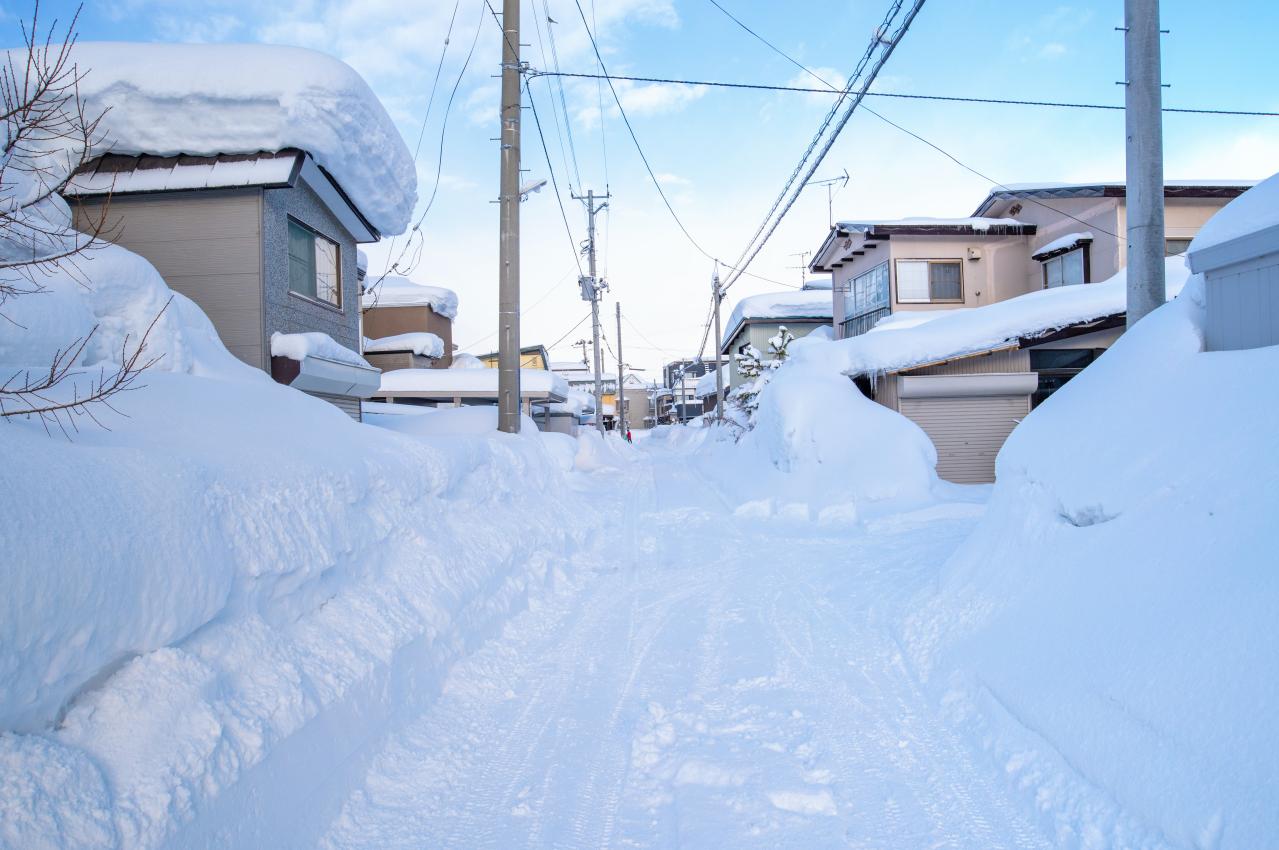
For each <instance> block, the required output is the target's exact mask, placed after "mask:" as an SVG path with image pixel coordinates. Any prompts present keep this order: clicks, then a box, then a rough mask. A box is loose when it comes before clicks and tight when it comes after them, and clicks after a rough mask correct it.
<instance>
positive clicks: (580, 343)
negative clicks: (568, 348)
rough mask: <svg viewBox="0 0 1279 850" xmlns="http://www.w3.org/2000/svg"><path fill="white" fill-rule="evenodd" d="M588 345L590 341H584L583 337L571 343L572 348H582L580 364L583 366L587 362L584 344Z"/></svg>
mask: <svg viewBox="0 0 1279 850" xmlns="http://www.w3.org/2000/svg"><path fill="white" fill-rule="evenodd" d="M588 345H590V343H589V342H587V341H586V340H584V339H579V340H578V341H577V342H575V343H573V347H574V348H581V349H582V365H583V366H585V365H586V363H587V361H586V346H588Z"/></svg>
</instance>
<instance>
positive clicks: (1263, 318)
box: [1186, 174, 1279, 351]
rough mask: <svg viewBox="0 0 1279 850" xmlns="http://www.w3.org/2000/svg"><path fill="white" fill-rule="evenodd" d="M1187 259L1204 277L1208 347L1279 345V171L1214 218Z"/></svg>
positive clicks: (1229, 349)
mask: <svg viewBox="0 0 1279 850" xmlns="http://www.w3.org/2000/svg"><path fill="white" fill-rule="evenodd" d="M1186 260H1187V263H1188V264H1189V266H1190V269H1191V271H1193V272H1195V273H1197V274H1202V275H1203V276H1204V313H1205V322H1204V345H1205V347H1206V348H1207V350H1209V351H1237V350H1240V349H1245V348H1259V347H1261V346H1267V345H1279V174H1276V175H1274V176H1272V177H1270V178H1269V179H1268V180H1265V181H1263V182H1262V183H1259V184H1258V185H1257V186H1256V187H1254V188H1252V189H1249V190H1248V191H1247V192H1245V193H1244V194H1243V195H1241V196H1239V197H1238V198H1237V199H1235V200H1233V201H1231V202H1230V203H1229V204H1228V205H1227V206H1226V208H1225V209H1223V210H1222V211H1221V212H1219V213H1218V214H1217V215H1215V216H1213V218H1212V219H1211V220H1210V221H1209V222H1208V223H1207V224H1205V225H1204V227H1203V228H1202V229H1201V230H1200V231H1199V234H1198V235H1197V236H1196V237H1195V240H1194V242H1192V243H1191V245H1190V250H1189V252H1188V254H1187V255H1186Z"/></svg>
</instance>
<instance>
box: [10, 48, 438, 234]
mask: <svg viewBox="0 0 1279 850" xmlns="http://www.w3.org/2000/svg"><path fill="white" fill-rule="evenodd" d="M10 55H13V54H12V53H11V54H10ZM72 57H73V60H74V61H75V62H76V63H77V64H78V66H79V68H80V70H81V71H82V72H83V73H84V79H83V80H82V81H81V83H80V93H81V96H82V97H83V98H84V101H85V104H86V106H87V108H88V110H89V111H90V113H91V114H95V115H96V114H97V113H101V112H103V111H106V114H105V115H104V117H103V119H102V123H101V124H100V125H99V128H98V129H99V135H100V136H101V137H102V143H101V145H100V146H99V147H100V148H101V150H102V151H107V150H110V151H111V152H114V153H125V154H141V153H146V154H156V155H160V156H171V155H175V154H182V153H185V154H192V155H213V154H219V153H222V154H233V153H256V152H258V151H278V150H282V149H284V148H300V149H301V150H304V151H306V152H308V153H309V154H311V156H312V157H314V158H315V161H316V162H317V163H318V164H319V165H320V166H322V167H323V168H324V169H325V170H327V171H328V172H329V174H331V175H332V176H333V178H334V179H335V180H336V181H337V183H338V185H339V186H341V187H342V190H343V191H344V192H346V194H347V195H348V196H349V197H350V198H351V200H352V202H354V204H355V205H356V207H358V208H359V210H360V212H361V213H363V215H364V216H365V217H366V218H367V219H368V220H369V222H370V223H372V224H373V226H374V227H376V228H377V229H378V230H379V231H380V232H381V233H382V234H383V235H392V234H397V233H402V232H403V231H404V229H405V227H406V226H407V225H408V221H409V215H410V214H411V213H412V211H413V206H414V205H415V204H416V203H417V172H416V170H415V169H414V167H413V157H412V156H411V155H410V153H409V150H408V147H407V146H406V145H405V144H404V140H403V139H402V138H401V137H400V133H399V130H397V129H396V127H395V124H394V123H393V122H392V121H391V118H390V116H388V115H387V114H386V110H385V109H384V108H383V106H382V104H381V102H380V101H379V100H378V98H377V95H375V94H374V93H373V91H372V90H371V89H370V88H369V86H368V84H367V83H365V82H364V80H363V78H361V77H360V75H359V74H357V73H356V72H355V71H354V70H352V69H351V67H350V66H348V65H347V64H345V63H344V62H342V61H340V60H338V59H335V58H333V57H332V56H328V55H325V54H323V53H319V52H317V51H314V50H306V49H304V48H300V47H281V46H275V45H265V44H136V43H125V42H80V43H79V44H77V45H76V47H75V49H74V51H73V54H72ZM19 67H21V64H19Z"/></svg>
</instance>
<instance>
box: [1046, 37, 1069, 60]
mask: <svg viewBox="0 0 1279 850" xmlns="http://www.w3.org/2000/svg"><path fill="white" fill-rule="evenodd" d="M1068 52H1069V51H1068V50H1067V48H1066V45H1064V44H1062V43H1060V42H1056V41H1050V42H1048V43H1047V44H1045V45H1044V46H1043V47H1041V48H1039V57H1040V58H1041V59H1060V58H1061V57H1062V56H1065V55H1066V53H1068Z"/></svg>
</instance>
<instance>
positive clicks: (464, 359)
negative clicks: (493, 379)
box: [449, 351, 488, 369]
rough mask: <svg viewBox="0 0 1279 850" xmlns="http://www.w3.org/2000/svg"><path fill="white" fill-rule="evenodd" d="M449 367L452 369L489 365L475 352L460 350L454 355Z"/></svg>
mask: <svg viewBox="0 0 1279 850" xmlns="http://www.w3.org/2000/svg"><path fill="white" fill-rule="evenodd" d="M449 368H450V369H487V368H488V367H487V366H485V365H484V361H483V360H481V359H480V358H478V357H476V356H475V355H474V354H471V353H469V352H466V351H459V352H458V353H457V354H454V355H453V363H452V364H451V365H450V366H449Z"/></svg>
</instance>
